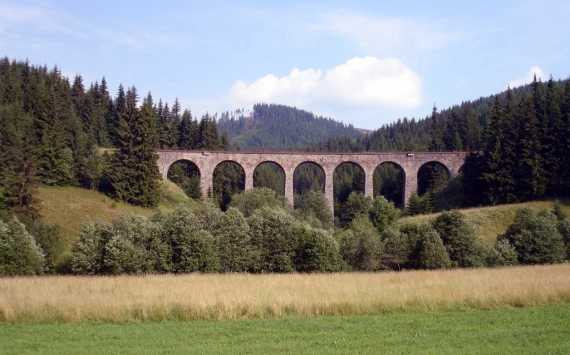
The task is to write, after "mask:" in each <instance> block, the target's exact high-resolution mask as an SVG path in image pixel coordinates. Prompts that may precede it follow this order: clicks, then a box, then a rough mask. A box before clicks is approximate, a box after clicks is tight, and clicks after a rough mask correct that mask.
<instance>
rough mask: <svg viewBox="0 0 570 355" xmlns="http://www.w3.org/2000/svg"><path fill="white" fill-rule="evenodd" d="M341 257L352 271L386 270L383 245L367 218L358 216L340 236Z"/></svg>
mask: <svg viewBox="0 0 570 355" xmlns="http://www.w3.org/2000/svg"><path fill="white" fill-rule="evenodd" d="M340 248H341V255H342V256H343V258H344V260H345V261H346V263H347V264H348V265H349V266H350V267H351V268H352V269H353V270H361V271H377V270H386V269H388V265H386V263H385V260H384V256H385V245H384V243H383V241H382V239H381V238H380V235H379V234H378V231H377V230H376V228H374V225H373V224H372V222H370V220H369V219H368V217H367V216H362V215H361V216H359V217H357V218H356V219H355V220H353V221H352V222H351V223H350V229H349V230H348V231H346V232H344V233H342V234H341V236H340Z"/></svg>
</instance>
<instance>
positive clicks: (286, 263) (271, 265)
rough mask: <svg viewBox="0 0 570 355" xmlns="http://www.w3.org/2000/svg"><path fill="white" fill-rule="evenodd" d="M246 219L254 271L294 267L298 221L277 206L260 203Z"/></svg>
mask: <svg viewBox="0 0 570 355" xmlns="http://www.w3.org/2000/svg"><path fill="white" fill-rule="evenodd" d="M247 223H248V224H249V227H250V230H251V243H252V247H253V252H254V255H253V265H252V270H253V271H254V272H293V271H295V263H294V258H295V251H296V249H297V247H298V239H297V236H298V233H299V232H300V228H301V226H300V224H299V222H297V221H296V220H295V218H293V216H291V215H290V214H288V213H287V212H286V211H285V210H283V209H281V208H274V207H273V208H272V207H267V206H265V207H262V208H261V209H258V210H256V211H255V212H254V213H253V215H252V216H251V217H249V218H248V220H247Z"/></svg>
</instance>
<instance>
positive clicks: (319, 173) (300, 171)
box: [293, 162, 325, 208]
mask: <svg viewBox="0 0 570 355" xmlns="http://www.w3.org/2000/svg"><path fill="white" fill-rule="evenodd" d="M309 191H316V192H321V193H324V192H325V171H324V170H323V168H322V167H321V166H320V165H319V164H317V163H314V162H304V163H301V164H299V165H297V167H296V168H295V171H294V172H293V206H294V207H295V208H297V207H298V206H299V205H300V203H301V198H302V196H303V195H305V194H306V193H307V192H309Z"/></svg>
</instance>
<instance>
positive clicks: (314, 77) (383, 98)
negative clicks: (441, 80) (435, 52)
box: [223, 57, 422, 110]
mask: <svg viewBox="0 0 570 355" xmlns="http://www.w3.org/2000/svg"><path fill="white" fill-rule="evenodd" d="M421 96H422V81H421V78H420V77H419V75H418V74H416V73H415V72H414V71H413V70H411V69H410V68H408V67H407V66H406V65H405V64H404V63H403V62H402V61H400V60H399V59H396V58H388V59H378V58H375V57H364V58H361V57H355V58H352V59H350V60H348V61H347V62H346V63H343V64H341V65H338V66H336V67H334V68H332V69H328V70H326V72H325V73H324V74H323V71H322V70H321V69H318V70H314V69H307V70H299V69H297V68H295V69H293V70H291V72H290V73H289V75H287V76H285V77H281V78H278V77H276V76H275V75H273V74H269V75H266V76H264V77H262V78H260V79H258V80H257V81H255V82H254V83H252V84H250V85H248V84H247V83H245V82H243V81H238V82H236V83H235V84H234V85H233V87H232V88H231V90H230V92H229V93H228V94H227V95H226V96H225V97H224V99H223V101H224V103H225V105H224V106H226V107H227V108H235V107H250V106H251V105H253V104H255V103H259V102H267V103H280V104H286V105H291V106H298V107H302V108H313V107H319V108H324V107H336V108H339V109H342V110H346V109H350V108H355V109H363V108H368V109H370V108H373V109H383V108H385V109H412V108H416V107H418V106H420V105H421Z"/></svg>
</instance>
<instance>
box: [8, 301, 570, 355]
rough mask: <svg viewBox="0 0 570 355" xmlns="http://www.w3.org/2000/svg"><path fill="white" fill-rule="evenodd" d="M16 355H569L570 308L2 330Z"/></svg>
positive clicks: (551, 307)
mask: <svg viewBox="0 0 570 355" xmlns="http://www.w3.org/2000/svg"><path fill="white" fill-rule="evenodd" d="M0 353H1V354H5V355H11V354H136V355H143V354H249V355H253V354H349V353H351V354H439V355H442V354H568V353H570V305H567V304H566V305H556V306H545V307H526V308H514V309H498V310H472V311H453V312H419V313H389V314H383V315H375V316H332V317H311V318H304V317H300V318H285V319H248V320H240V321H192V322H182V321H165V322H144V323H133V324H108V323H107V324H42V325H22V324H19V325H12V324H3V325H1V326H0Z"/></svg>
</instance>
